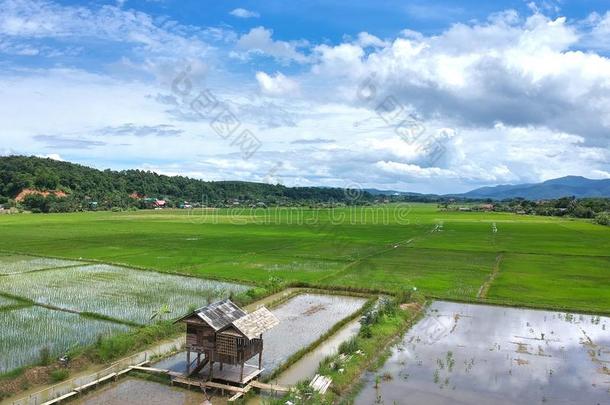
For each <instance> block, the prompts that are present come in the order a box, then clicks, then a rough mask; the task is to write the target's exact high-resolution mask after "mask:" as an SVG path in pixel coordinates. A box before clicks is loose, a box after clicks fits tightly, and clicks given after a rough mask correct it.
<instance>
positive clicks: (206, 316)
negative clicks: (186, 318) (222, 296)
mask: <svg viewBox="0 0 610 405" xmlns="http://www.w3.org/2000/svg"><path fill="white" fill-rule="evenodd" d="M195 313H196V314H197V316H199V318H201V319H203V320H204V321H205V322H207V324H208V325H210V326H211V327H212V328H214V330H216V331H219V330H220V329H223V328H225V327H227V326H228V325H230V324H231V323H232V322H233V321H235V320H237V319H239V318H242V317H244V316H246V313H245V312H244V311H243V310H242V309H241V308H240V307H238V306H237V305H235V304H234V303H233V302H232V301H231V300H229V299H226V300H222V301H218V302H215V303H213V304H210V305H208V306H205V307H203V308H199V309H198V310H196V311H195Z"/></svg>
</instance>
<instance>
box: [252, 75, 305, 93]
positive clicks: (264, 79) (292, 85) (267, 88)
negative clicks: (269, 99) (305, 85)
mask: <svg viewBox="0 0 610 405" xmlns="http://www.w3.org/2000/svg"><path fill="white" fill-rule="evenodd" d="M256 81H257V82H258V85H259V87H260V90H261V93H263V94H264V95H267V96H286V95H295V94H296V93H298V92H299V83H298V82H297V81H296V80H293V79H291V78H289V77H286V76H284V75H283V74H282V73H280V72H276V73H275V75H272V76H270V75H268V74H267V73H265V72H256Z"/></svg>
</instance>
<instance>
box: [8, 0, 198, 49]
mask: <svg viewBox="0 0 610 405" xmlns="http://www.w3.org/2000/svg"><path fill="white" fill-rule="evenodd" d="M0 35H3V36H4V40H5V41H7V42H9V43H11V44H14V43H18V44H23V42H24V41H36V40H40V39H45V38H52V39H54V40H56V41H57V42H58V44H59V45H57V46H58V47H59V48H60V49H59V50H60V51H61V50H63V49H64V48H68V49H72V51H73V47H70V44H73V43H78V41H84V40H90V39H91V38H96V39H98V40H102V41H109V42H114V43H116V44H119V43H121V44H129V45H130V46H133V47H134V48H133V51H134V52H136V53H137V54H138V55H139V56H141V57H147V58H149V59H150V58H151V57H154V56H156V57H162V56H164V57H168V56H171V57H173V58H177V57H180V58H188V57H194V56H197V57H199V58H203V57H204V56H206V55H207V53H208V51H209V46H208V45H207V44H206V43H205V42H204V41H202V40H201V39H200V38H199V36H204V35H205V32H199V31H198V30H197V29H194V28H193V27H190V26H183V25H180V24H178V23H176V22H173V21H169V20H166V21H163V22H159V20H155V19H154V18H153V17H152V16H150V15H148V14H146V13H143V12H140V11H136V10H133V9H123V8H121V7H120V5H119V6H118V7H117V6H111V5H105V6H101V7H92V8H88V7H85V6H63V5H60V4H58V3H54V2H52V1H46V0H0ZM0 50H1V47H0Z"/></svg>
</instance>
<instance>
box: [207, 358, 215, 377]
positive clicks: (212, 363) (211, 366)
mask: <svg viewBox="0 0 610 405" xmlns="http://www.w3.org/2000/svg"><path fill="white" fill-rule="evenodd" d="M212 378H214V360H212V359H211V358H210V376H209V377H208V379H209V380H211V379H212Z"/></svg>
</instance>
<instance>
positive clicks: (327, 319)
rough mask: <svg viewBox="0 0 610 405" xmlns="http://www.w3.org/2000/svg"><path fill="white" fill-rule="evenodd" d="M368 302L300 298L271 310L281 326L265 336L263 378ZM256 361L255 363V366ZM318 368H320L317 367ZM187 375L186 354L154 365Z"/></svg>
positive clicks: (314, 296) (311, 296) (316, 296)
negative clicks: (185, 372) (185, 371)
mask: <svg viewBox="0 0 610 405" xmlns="http://www.w3.org/2000/svg"><path fill="white" fill-rule="evenodd" d="M365 301H366V300H365V299H363V298H356V297H346V296H338V295H322V294H301V295H297V296H296V297H294V298H291V299H290V300H289V301H287V302H286V303H284V304H282V305H280V306H278V307H277V308H274V309H272V310H271V312H273V314H274V315H275V316H276V317H278V319H279V320H280V324H279V325H278V326H276V327H275V328H273V329H271V330H270V331H269V332H266V333H265V336H264V341H265V347H264V350H263V367H264V368H265V372H264V374H263V375H269V374H271V373H272V372H273V370H275V369H276V368H277V367H278V366H279V365H280V364H282V363H283V362H284V361H286V360H287V359H288V357H290V356H291V355H292V354H294V353H295V352H297V351H299V350H301V349H302V348H304V347H307V346H308V345H310V344H311V343H313V342H314V341H316V340H317V339H318V338H319V337H320V336H322V335H323V334H325V333H326V332H327V331H328V330H330V329H331V328H332V327H333V325H335V324H336V323H337V322H339V321H341V320H342V319H344V318H346V317H348V316H349V315H351V314H353V313H354V312H356V311H358V310H359V309H360V308H361V307H362V305H364V303H365ZM255 360H257V359H252V361H251V362H253V364H254V362H255ZM316 365H317V364H316ZM155 367H157V368H162V369H169V370H173V371H179V372H184V370H185V368H186V354H185V353H184V352H182V353H178V354H177V355H175V356H172V357H170V358H168V359H165V360H163V361H161V362H159V363H157V364H156V365H155Z"/></svg>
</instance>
